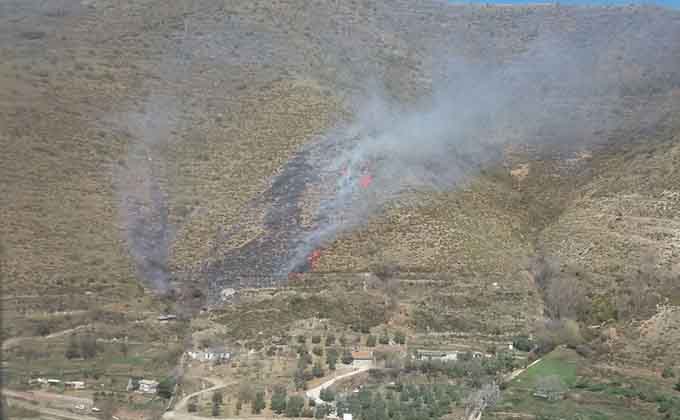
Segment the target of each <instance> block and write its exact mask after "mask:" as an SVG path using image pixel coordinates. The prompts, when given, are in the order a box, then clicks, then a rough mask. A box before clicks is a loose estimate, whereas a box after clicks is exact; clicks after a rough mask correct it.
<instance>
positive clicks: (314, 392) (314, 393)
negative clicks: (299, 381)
mask: <svg viewBox="0 0 680 420" xmlns="http://www.w3.org/2000/svg"><path fill="white" fill-rule="evenodd" d="M372 368H373V366H366V367H362V368H359V369H357V370H353V371H351V372H347V373H344V374H342V375H339V376H336V377H334V378H331V379H329V380H327V381H326V382H324V383H322V384H321V385H319V386H317V387H315V388H312V389H310V390H309V391H307V392H306V393H305V394H306V395H307V398H309V399H312V400H314V402H316V403H317V404H323V403H324V401H323V400H322V399H321V398H319V396H320V394H321V390H322V389H326V388H328V387H329V386H331V385H333V384H334V383H336V382H337V381H341V380H343V379H347V378H349V377H352V376H354V375H358V374H360V373H362V372H366V371H368V370H370V369H372Z"/></svg>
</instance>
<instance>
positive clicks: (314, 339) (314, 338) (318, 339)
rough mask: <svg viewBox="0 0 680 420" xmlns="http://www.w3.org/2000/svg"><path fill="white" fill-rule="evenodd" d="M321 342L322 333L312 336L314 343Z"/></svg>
mask: <svg viewBox="0 0 680 420" xmlns="http://www.w3.org/2000/svg"><path fill="white" fill-rule="evenodd" d="M320 342H321V336H320V335H314V336H312V343H314V344H319V343H320Z"/></svg>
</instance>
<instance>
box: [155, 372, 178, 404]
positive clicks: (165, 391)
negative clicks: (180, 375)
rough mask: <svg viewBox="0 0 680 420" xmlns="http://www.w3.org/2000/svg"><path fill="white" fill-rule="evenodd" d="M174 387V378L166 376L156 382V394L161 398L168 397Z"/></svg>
mask: <svg viewBox="0 0 680 420" xmlns="http://www.w3.org/2000/svg"><path fill="white" fill-rule="evenodd" d="M174 388H175V378H172V377H167V378H165V379H163V380H162V381H161V382H160V383H159V384H158V391H156V392H157V394H158V396H159V397H161V398H165V399H169V398H170V397H172V393H173V391H174Z"/></svg>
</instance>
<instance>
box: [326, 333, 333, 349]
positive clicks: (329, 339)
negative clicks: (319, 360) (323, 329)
mask: <svg viewBox="0 0 680 420" xmlns="http://www.w3.org/2000/svg"><path fill="white" fill-rule="evenodd" d="M333 344H335V336H334V335H333V334H328V335H327V336H326V347H328V346H332V345H333Z"/></svg>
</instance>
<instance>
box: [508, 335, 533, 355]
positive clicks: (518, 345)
mask: <svg viewBox="0 0 680 420" xmlns="http://www.w3.org/2000/svg"><path fill="white" fill-rule="evenodd" d="M512 347H514V348H515V349H517V350H519V351H525V352H530V351H531V350H532V349H533V348H534V343H533V342H532V341H531V340H530V339H529V337H527V336H526V335H518V336H516V337H515V338H514V339H513V340H512Z"/></svg>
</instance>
